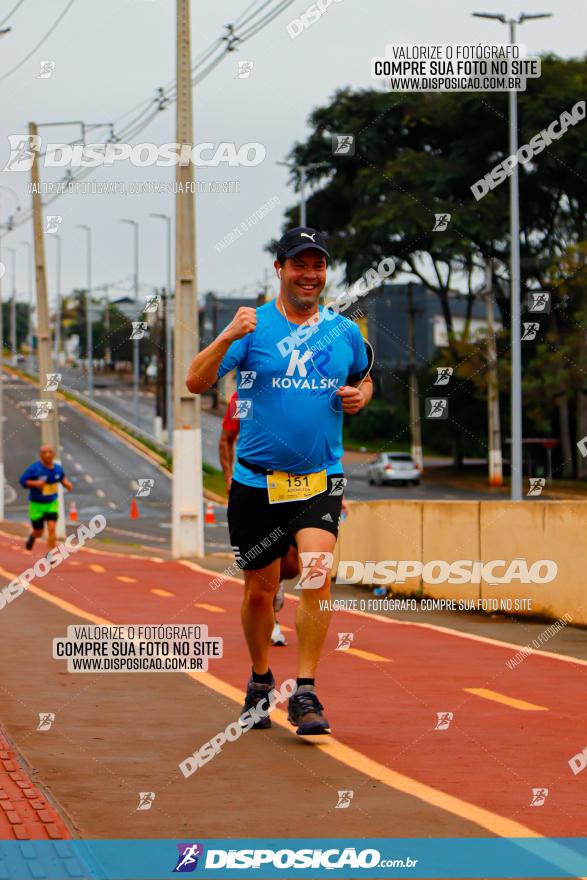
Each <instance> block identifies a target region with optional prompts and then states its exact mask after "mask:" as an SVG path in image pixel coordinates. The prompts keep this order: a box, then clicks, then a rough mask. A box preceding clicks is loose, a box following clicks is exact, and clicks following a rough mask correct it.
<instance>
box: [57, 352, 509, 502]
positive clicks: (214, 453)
mask: <svg viewBox="0 0 587 880" xmlns="http://www.w3.org/2000/svg"><path fill="white" fill-rule="evenodd" d="M62 376H63V382H64V383H65V384H66V385H68V386H70V387H72V388H74V389H76V390H79V391H82V392H83V391H84V390H85V387H86V386H85V383H86V377H85V373H84V372H83V371H82V370H81V369H79V368H76V369H65V368H64V369H62ZM94 385H95V390H94V397H95V399H96V401H97V402H98V403H100V404H101V405H102V406H105V407H108V409H110V410H112V412H113V413H115V414H117V415H119V416H122V417H123V418H125V419H127V420H128V421H130V422H134V411H133V392H132V387H130V386H129V385H128V383H126V382H122V381H121V380H120V379H119V378H118V377H116V376H112V375H108V376H102V375H101V374H99V373H95V374H94ZM138 424H139V427H141V428H142V429H143V430H144V431H147V432H148V433H150V434H154V431H155V427H154V425H155V396H154V394H153V393H152V392H150V391H147V390H143V391H141V392H140V396H139V421H138ZM219 434H220V418H219V417H218V416H217V415H215V414H212V413H210V412H207V411H206V410H203V411H202V456H203V459H204V461H205V462H207V463H208V464H210V465H212V466H213V467H215V468H220V461H219V458H218V437H219ZM446 461H447V462H448V460H446ZM367 462H368V460H367V461H362V462H355V463H350V462H348V461H346V460H345V472H346V475H347V478H348V481H349V482H348V485H347V497H348V498H349V499H350V500H351V501H369V500H379V499H381V498H393V499H396V498H407V499H410V500H418V499H430V500H441V499H445V500H456V499H459V498H461V499H463V500H471V499H478V498H486V499H492V498H494V497H495V495H494V493H492V492H490V491H489V490H487V491H483V490H481V491H480V490H477V489H476V490H472V489H471V490H469V489H463V488H452V487H447V486H443V485H442V484H439V483H437V482H427V481H426V478H425V477H424V479H423V481H422V483H421V484H420V486H370V485H369V482H368V479H367ZM442 463H443V460H427V462H426V464H427V465H428V466H438V465H441V464H442Z"/></svg>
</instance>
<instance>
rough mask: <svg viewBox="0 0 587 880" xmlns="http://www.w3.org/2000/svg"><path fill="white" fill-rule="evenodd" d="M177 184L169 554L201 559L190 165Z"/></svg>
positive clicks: (181, 5) (181, 84)
mask: <svg viewBox="0 0 587 880" xmlns="http://www.w3.org/2000/svg"><path fill="white" fill-rule="evenodd" d="M176 8H177V105H176V142H177V143H178V144H189V145H190V147H191V146H192V145H193V122H192V79H191V49H190V42H191V39H190V0H177V7H176ZM175 180H176V183H177V184H178V187H177V190H178V191H177V194H176V196H175V245H176V246H175V322H174V323H175V327H174V342H175V346H174V349H175V357H174V383H173V384H174V404H175V406H174V411H175V423H174V431H173V488H172V503H171V506H172V511H171V520H172V533H171V535H172V540H171V552H172V555H173V556H174V557H175V558H177V557H180V556H193V555H195V556H203V555H204V525H203V491H202V490H203V487H202V431H201V427H200V398H199V396H198V395H193V394H190V392H189V391H188V390H187V388H186V384H185V377H186V375H187V371H188V369H189V366H190V364H191V362H192V360H193V359H194V357H195V356H196V354H197V352H198V350H199V326H198V323H199V320H198V319H199V312H198V295H197V288H196V230H195V210H194V209H195V199H194V193H193V189H194V187H193V181H194V166H193V164H192V163H191V162H188V163H186V164H185V165H180V164H177V165H176V172H175Z"/></svg>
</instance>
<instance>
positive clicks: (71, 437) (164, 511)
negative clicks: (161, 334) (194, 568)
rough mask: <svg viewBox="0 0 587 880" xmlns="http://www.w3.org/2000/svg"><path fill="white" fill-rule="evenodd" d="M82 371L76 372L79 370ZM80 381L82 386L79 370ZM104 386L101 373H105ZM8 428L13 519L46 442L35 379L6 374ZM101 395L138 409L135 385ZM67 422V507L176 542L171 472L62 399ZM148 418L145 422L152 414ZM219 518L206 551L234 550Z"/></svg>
mask: <svg viewBox="0 0 587 880" xmlns="http://www.w3.org/2000/svg"><path fill="white" fill-rule="evenodd" d="M75 372H76V371H75V370H74V371H70V373H75ZM67 379H68V380H70V381H69V384H71V386H72V387H78V388H79V386H80V382H79V376H78V377H77V379H78V381H77V383H75V382H74V381H72V380H71V377H70V376H67ZM97 386H98V380H97ZM4 388H5V418H6V421H5V431H6V442H5V448H6V479H7V482H8V488H7V495H6V516H7V518H8V519H11V520H20V521H23V520H26V511H27V503H26V495H25V493H24V492H23V491H22V490H21V488H20V486H19V485H18V478H19V476H20V474H21V473H22V472H23V470H24V469H25V467H26V466H27V465H28V464H30V462H31V461H33V460H35V459H36V458H37V454H38V446H39V442H40V429H39V425H38V424H35V423H34V422H32V421H31V419H30V412H31V408H30V401H31V400H33V399H36V398H37V397H38V394H37V392H36V391H35V389H34V388H33V386H31V385H30V384H29V383H28V382H25V381H22V380H20V379H17V378H14V377H12V376H8V375H5V376H4ZM141 395H142V396H141V398H140V401H141V412H142V413H143V415H144V416H145V420H146V413H147V411H148V410H149V407H152V405H153V400H152V395H150V393H149V392H142V393H141ZM96 400H98V401H99V402H100V403H102V404H103V405H105V406H107V407H109V408H110V409H112V411H113V412H114V413H118V414H119V415H122V416H124V417H125V418H129V416H131V409H132V389H130V388H128V387H127V386H120V387H119V386H111V387H108V388H100V387H96ZM59 407H60V426H61V444H62V459H63V466H64V468H65V470H66V473H67V475H68V476H69V477H70V478H71V480H72V482H73V483H74V486H75V492H74V494H73V495H71V496H70V497H69V498H67V504H66V510H67V511H68V512H69V511H70V502H71V501H75V503H76V506H77V513H78V517H79V519H82V520H87V519H89V518H90V517H92V516H93V515H94V514H96V513H103V514H104V515H106V517H107V520H108V534H109V536H110V537H111V538H113V539H114V540H123V541H131V542H133V543H138V544H141V545H145V546H151V547H155V548H157V547H160V548H168V547H169V546H170V528H171V522H170V516H171V480H170V477H169V475H168V474H167V473H166V472H164V471H163V470H162V469H160V468H159V467H158V466H157V465H155V464H154V463H153V462H151V461H150V460H149V459H148V458H147V457H146V456H144V455H141V453H140V452H138V451H137V450H136V449H135V448H134V447H131V446H127V444H126V443H125V442H124V441H122V440H121V439H120V438H119V437H118V436H117V435H115V434H113V433H111V432H109V431H107V430H105V429H104V428H103V427H102V426H101V425H99V424H97V423H96V422H95V421H94V420H93V419H92V418H90V417H88V416H86V415H84V414H83V413H82V412H80V411H79V410H78V409H77V408H76V407H73V406H71V405H69V404H67V403H60V405H59ZM145 420H144V421H143V426H144V425H145V424H146V421H145ZM202 428H203V431H202V434H203V452H204V458H205V460H207V461H209V462H210V463H211V464H214V465H215V466H219V462H218V447H217V444H218V434H219V430H220V420H219V418H218V417H217V416H215V415H212V414H210V413H208V412H203V413H202ZM345 471H346V474H347V477H348V485H347V490H346V494H347V497H348V498H349V500H351V501H363V500H370V499H382V498H394V499H396V498H398V499H399V498H409V499H424V498H428V499H457V498H465V499H466V498H478V497H480V495H479V493H478V492H474V491H467V490H462V489H458V490H457V489H451V488H450V487H446V486H443V485H442V484H440V485H439V484H438V483H436V482H434V483H432V482H431V483H427V482H426V480H424V481H423V482H422V484H421V485H420V486H417V487H416V486H410V487H391V486H382V487H377V486H369V483H368V480H367V474H366V465H365V462H364V461H359V462H357V461H353V460H352V456H351V460H350V461H347V460H346V459H345ZM142 477H149V478H152V479H154V481H155V484H154V486H153V489H152V491H151V494H150V496H149V497H148V498H140V499H138V500H137V504H138V508H139V513H140V518H139V519H138V520H132V519H130V505H131V501H132V498H133V496H134V495H135V494H136V490H137V486H138V484H137V480H138V479H139V478H142ZM215 517H216V524H215V525H210V526H207V527H206V530H205V537H206V552H208V553H212V552H217V553H228V552H230V539H229V535H228V528H227V525H226V508H225V507H224V506H222V505H220V506H215Z"/></svg>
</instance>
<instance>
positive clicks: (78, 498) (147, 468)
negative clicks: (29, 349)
mask: <svg viewBox="0 0 587 880" xmlns="http://www.w3.org/2000/svg"><path fill="white" fill-rule="evenodd" d="M37 397H38V394H37V392H36V390H35V388H33V387H32V386H31V385H30V384H29V383H28V382H24V381H22V380H20V379H15V378H13V377H9V376H5V381H4V400H5V407H4V412H5V419H6V421H5V424H4V430H5V450H6V480H7V482H8V490H7V499H6V500H7V504H6V518H7V519H9V520H18V521H26V519H27V506H28V505H27V500H26V498H27V494H26V493H25V492H24V491H23V490H22V489H21V487H20V486H19V484H18V478H19V477H20V475H21V474H22V472H23V471H24V469H25V468H26V467H27V465H29V464H30V463H31V462H32V461H34V460H35V459H36V458H38V448H39V443H40V428H39V426H38V425H37V424H35V423H34V422H33V421H32V420H31V418H30V412H31V407H30V401H31V400H33V399H36V398H37ZM59 411H60V439H61V445H62V462H63V467H64V469H65V472H66V474H67V475H68V477H69V478H70V479H71V481H72V483H73V484H74V492H73V493H72V494H71V495H69V496H67V495H66V511H67V512H68V514H69V512H70V510H71V502H72V501H75V503H76V506H77V515H78V519H79V520H82V521H87V520H88V519H90V518H91V517H92V516H94V515H95V514H97V513H102V514H104V516H106V519H107V521H108V530H107V534H108V535H109V537H110V538H112V539H113V540H123V541H125V542H127V543H128V542H131V543H136V544H140V545H142V544H145V545H148V546H151V547H155V548H157V547H160V548H167V547H169V545H170V527H171V523H170V514H171V480H170V477H169V475H168V474H167V473H166V472H165V471H164V470H163V469H161V468H159V467H158V466H157V465H156V464H154V463H153V462H152V461H150V459H148V458H147V456H145V455H142V454H141V453H140V452H139V451H137V450H136V449H135V448H134V447H132V446H129V445H127V444H126V443H125V442H124V441H123V440H121V439H120V438H119V437H118V436H117V435H116V434H113V433H112V432H110V431H107V430H105V429H104V427H103V426H102V425H99V424H97V423H96V422H95V421H94V420H93V419H92V418H90V417H88V416H86V415H85V414H83V413H81V412H80V411H79V410H77V409H76V408H75V407H73V406H70V405H69V404H60V408H59ZM143 477H146V478H151V479H153V480H154V486H153V488H152V490H151V494H150V495H149V497H148V498H139V499H137V505H138V508H139V514H140V518H139V519H137V520H133V519H131V518H130V509H131V502H132V499H133V497H134V496H135V494H136V490H137V487H138V484H137V480H138V479H139V478H143ZM216 515H217V520H218V522H219V525H217V526H209V527H207V528H206V548H207V552H209V553H210V552H215V551H217V552H224V551H227V550H228V549H229V548H230V542H229V541H228V530H227V528H226V525H225V523H226V511H225V508H223V507H218V508H217V510H216Z"/></svg>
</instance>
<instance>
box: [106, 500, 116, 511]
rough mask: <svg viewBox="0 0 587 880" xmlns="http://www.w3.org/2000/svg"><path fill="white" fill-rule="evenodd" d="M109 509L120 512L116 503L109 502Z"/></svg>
mask: <svg viewBox="0 0 587 880" xmlns="http://www.w3.org/2000/svg"><path fill="white" fill-rule="evenodd" d="M108 507H110V508H111V510H118V504H115V503H114V501H109V502H108Z"/></svg>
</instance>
